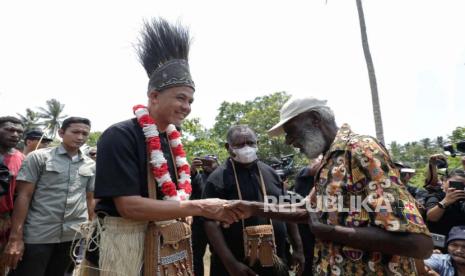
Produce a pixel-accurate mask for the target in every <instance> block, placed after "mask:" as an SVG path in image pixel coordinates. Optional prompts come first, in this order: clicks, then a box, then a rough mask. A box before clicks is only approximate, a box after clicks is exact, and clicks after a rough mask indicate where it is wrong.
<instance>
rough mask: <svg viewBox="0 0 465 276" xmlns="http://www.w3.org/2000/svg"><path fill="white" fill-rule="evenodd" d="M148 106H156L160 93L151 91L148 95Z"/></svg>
mask: <svg viewBox="0 0 465 276" xmlns="http://www.w3.org/2000/svg"><path fill="white" fill-rule="evenodd" d="M148 97H149V104H151V105H153V104H157V103H158V100H159V99H158V98H159V97H160V92H159V91H157V90H152V91H151V92H150V93H149V95H148Z"/></svg>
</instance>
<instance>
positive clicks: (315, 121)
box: [308, 110, 321, 128]
mask: <svg viewBox="0 0 465 276" xmlns="http://www.w3.org/2000/svg"><path fill="white" fill-rule="evenodd" d="M308 116H309V117H310V121H311V122H312V125H313V126H314V127H318V128H320V126H321V115H320V113H318V112H316V111H313V110H312V111H310V112H309V114H308Z"/></svg>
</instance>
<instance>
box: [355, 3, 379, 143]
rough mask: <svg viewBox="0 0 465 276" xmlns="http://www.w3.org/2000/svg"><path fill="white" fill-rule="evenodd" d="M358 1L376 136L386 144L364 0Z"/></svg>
mask: <svg viewBox="0 0 465 276" xmlns="http://www.w3.org/2000/svg"><path fill="white" fill-rule="evenodd" d="M355 1H356V3H357V11H358V20H359V21H360V32H361V35H362V47H363V54H364V55H365V61H366V63H367V69H368V78H369V79H370V88H371V101H372V104H373V116H374V118H375V129H376V138H378V140H379V141H380V142H381V143H383V144H384V132H383V121H382V120H381V107H380V104H379V98H378V85H377V84H376V74H375V67H374V65H373V60H372V58H371V53H370V47H369V45H368V37H367V29H366V25H365V16H364V14H363V6H362V0H355Z"/></svg>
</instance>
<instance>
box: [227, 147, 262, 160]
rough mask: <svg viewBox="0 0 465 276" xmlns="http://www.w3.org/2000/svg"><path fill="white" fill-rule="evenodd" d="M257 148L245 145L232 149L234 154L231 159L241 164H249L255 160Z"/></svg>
mask: <svg viewBox="0 0 465 276" xmlns="http://www.w3.org/2000/svg"><path fill="white" fill-rule="evenodd" d="M257 150H258V149H257V148H256V147H250V146H245V147H242V148H240V149H232V152H233V153H234V154H235V155H236V156H234V157H233V159H234V160H235V161H237V162H239V163H242V164H249V163H252V162H253V161H255V160H257Z"/></svg>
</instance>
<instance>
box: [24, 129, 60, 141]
mask: <svg viewBox="0 0 465 276" xmlns="http://www.w3.org/2000/svg"><path fill="white" fill-rule="evenodd" d="M42 135H44V132H43V131H42V130H40V129H30V130H28V131H26V132H25V133H24V140H25V141H26V140H39V139H40V137H42ZM42 141H43V142H52V141H53V139H50V138H48V137H47V136H44V137H43V138H42Z"/></svg>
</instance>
